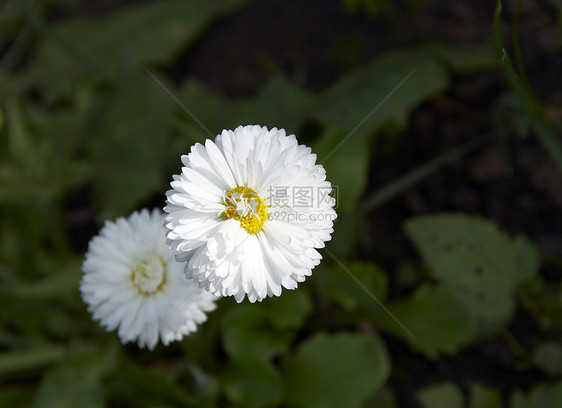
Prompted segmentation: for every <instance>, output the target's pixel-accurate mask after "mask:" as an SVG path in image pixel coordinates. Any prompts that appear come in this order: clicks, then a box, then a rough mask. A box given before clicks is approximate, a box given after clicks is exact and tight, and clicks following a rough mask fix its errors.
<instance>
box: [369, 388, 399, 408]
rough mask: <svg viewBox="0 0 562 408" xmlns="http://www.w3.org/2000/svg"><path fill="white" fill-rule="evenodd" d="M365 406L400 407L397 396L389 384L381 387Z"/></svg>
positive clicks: (378, 407) (376, 407)
mask: <svg viewBox="0 0 562 408" xmlns="http://www.w3.org/2000/svg"><path fill="white" fill-rule="evenodd" d="M365 408H398V403H397V402H396V396H395V395H394V392H393V391H392V389H391V388H389V387H388V386H386V387H383V388H381V389H380V390H379V391H378V392H377V393H376V394H375V396H374V397H373V398H371V399H370V400H369V402H368V403H367V404H366V405H365Z"/></svg>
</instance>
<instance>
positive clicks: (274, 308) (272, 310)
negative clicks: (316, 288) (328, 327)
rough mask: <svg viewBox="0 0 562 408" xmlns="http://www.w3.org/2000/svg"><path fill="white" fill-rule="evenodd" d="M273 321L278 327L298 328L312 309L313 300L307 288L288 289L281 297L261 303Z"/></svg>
mask: <svg viewBox="0 0 562 408" xmlns="http://www.w3.org/2000/svg"><path fill="white" fill-rule="evenodd" d="M260 307H261V308H264V309H266V312H267V314H268V316H269V318H270V320H271V323H272V324H273V325H274V326H275V327H276V328H278V329H281V330H283V329H298V328H299V327H301V326H302V324H303V323H304V321H305V319H306V318H307V317H308V315H309V314H310V312H311V311H312V300H311V299H310V295H309V294H308V291H307V290H306V289H305V288H299V289H298V290H286V291H284V292H283V294H282V295H281V296H279V297H270V298H267V299H265V300H264V301H263V302H261V304H260Z"/></svg>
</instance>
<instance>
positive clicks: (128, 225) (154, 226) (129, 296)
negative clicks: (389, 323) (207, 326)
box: [80, 210, 216, 350]
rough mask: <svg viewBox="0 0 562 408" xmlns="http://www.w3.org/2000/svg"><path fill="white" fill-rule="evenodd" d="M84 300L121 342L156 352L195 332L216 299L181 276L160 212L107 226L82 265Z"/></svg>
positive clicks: (93, 243)
mask: <svg viewBox="0 0 562 408" xmlns="http://www.w3.org/2000/svg"><path fill="white" fill-rule="evenodd" d="M82 271H83V272H84V275H83V277H82V281H81V282H80V291H81V293H82V299H83V300H84V302H86V304H88V310H89V311H90V312H91V313H92V314H93V318H94V320H99V321H100V323H101V325H102V326H104V327H105V328H106V329H107V331H112V330H115V329H117V328H118V334H119V337H120V338H121V341H122V342H123V343H127V342H131V341H137V343H138V345H139V347H141V348H142V347H145V346H146V347H148V348H149V349H151V350H152V349H154V347H155V346H156V344H157V343H158V338H160V341H161V342H162V343H163V344H164V345H168V343H170V342H171V341H174V340H180V339H181V338H182V336H183V335H187V334H189V333H190V332H193V331H195V330H196V329H197V324H199V323H202V322H204V321H205V320H206V319H207V317H206V315H205V313H204V312H208V311H211V310H213V309H214V308H215V303H214V301H215V299H216V297H215V296H214V295H212V294H211V293H209V292H207V291H205V290H201V289H200V288H199V287H198V286H197V285H196V284H195V283H193V281H191V280H188V279H186V278H185V275H184V273H183V265H182V264H180V263H178V262H176V260H175V259H174V254H173V253H172V251H171V250H170V248H169V247H168V245H167V244H166V234H165V229H164V227H163V225H162V214H161V213H160V212H159V211H156V210H154V211H152V213H149V212H148V211H147V210H142V211H141V212H134V213H133V214H132V215H131V216H129V218H127V219H125V218H119V219H117V220H116V221H115V222H106V223H105V225H104V227H103V228H102V229H101V230H100V233H99V235H97V236H95V237H94V238H93V239H92V240H91V241H90V244H89V247H88V252H87V253H86V259H85V261H84V263H83V264H82Z"/></svg>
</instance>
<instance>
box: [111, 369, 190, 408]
mask: <svg viewBox="0 0 562 408" xmlns="http://www.w3.org/2000/svg"><path fill="white" fill-rule="evenodd" d="M110 399H111V400H112V401H113V402H114V403H116V406H127V407H134V408H152V407H156V406H158V407H177V408H183V407H191V406H192V402H193V401H192V398H191V396H190V395H188V394H187V392H186V391H185V390H184V389H182V388H181V387H179V386H178V385H176V384H175V383H173V382H172V381H170V380H169V379H168V378H166V377H165V376H163V375H162V374H159V373H158V372H157V371H156V370H154V369H150V368H145V367H138V366H130V367H126V368H121V369H120V370H119V373H118V376H117V379H116V381H115V382H114V384H113V387H112V388H111V391H110Z"/></svg>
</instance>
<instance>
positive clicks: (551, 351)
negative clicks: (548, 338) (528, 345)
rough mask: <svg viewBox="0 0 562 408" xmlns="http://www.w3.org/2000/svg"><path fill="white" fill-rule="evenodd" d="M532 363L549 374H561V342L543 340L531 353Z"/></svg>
mask: <svg viewBox="0 0 562 408" xmlns="http://www.w3.org/2000/svg"><path fill="white" fill-rule="evenodd" d="M533 361H534V363H535V364H536V365H537V366H539V367H540V368H541V369H543V371H544V372H546V373H547V374H549V375H552V376H555V375H560V374H562V344H560V343H555V342H545V343H542V344H540V345H539V346H538V347H537V348H536V349H535V351H534V353H533Z"/></svg>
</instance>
